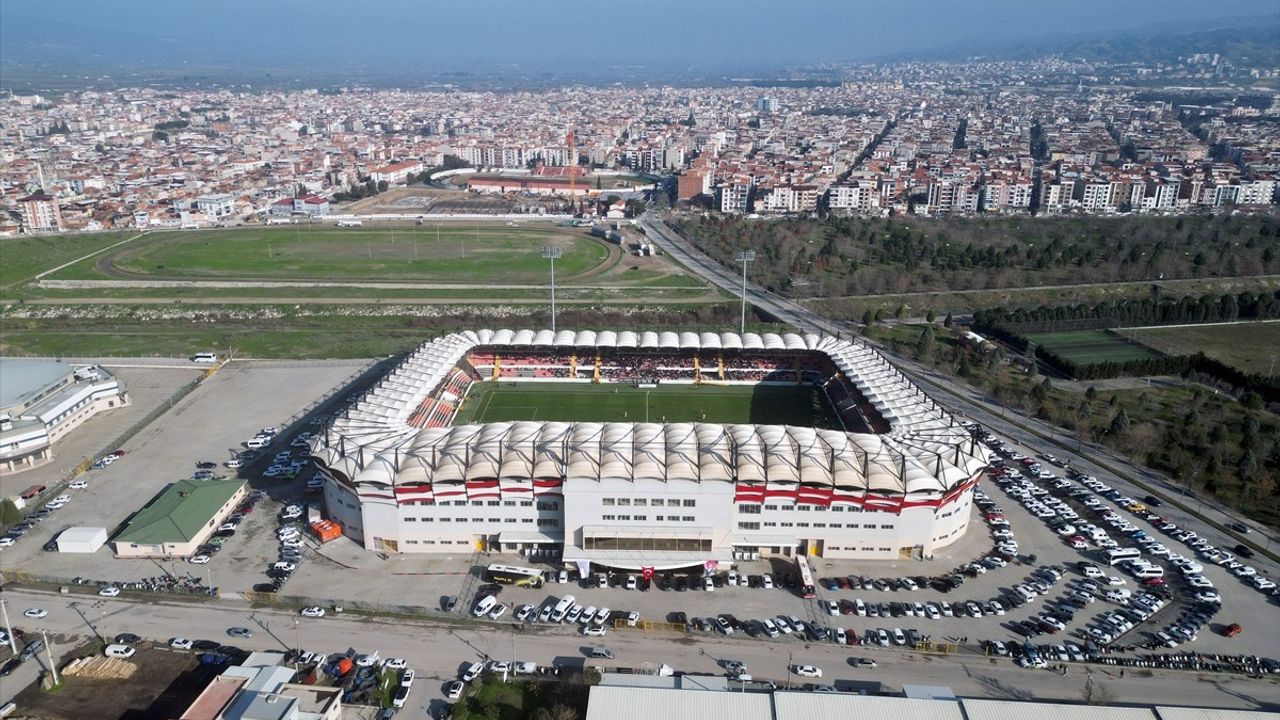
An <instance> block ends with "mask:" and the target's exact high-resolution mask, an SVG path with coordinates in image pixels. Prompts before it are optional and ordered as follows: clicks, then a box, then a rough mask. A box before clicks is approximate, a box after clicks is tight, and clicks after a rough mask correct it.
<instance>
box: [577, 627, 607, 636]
mask: <svg viewBox="0 0 1280 720" xmlns="http://www.w3.org/2000/svg"><path fill="white" fill-rule="evenodd" d="M605 632H606V630H605V628H604V626H602V625H587V626H586V627H584V628H582V634H583V635H586V636H587V637H604V635H605Z"/></svg>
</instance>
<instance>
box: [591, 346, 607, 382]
mask: <svg viewBox="0 0 1280 720" xmlns="http://www.w3.org/2000/svg"><path fill="white" fill-rule="evenodd" d="M603 362H604V361H603V360H602V359H601V358H600V353H596V366H595V369H594V372H592V374H591V381H592V382H597V383H598V382H600V366H601V364H602V363H603Z"/></svg>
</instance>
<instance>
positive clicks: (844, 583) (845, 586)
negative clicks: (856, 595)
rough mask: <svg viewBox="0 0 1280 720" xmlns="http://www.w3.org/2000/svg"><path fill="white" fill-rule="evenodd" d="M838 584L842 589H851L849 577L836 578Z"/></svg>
mask: <svg viewBox="0 0 1280 720" xmlns="http://www.w3.org/2000/svg"><path fill="white" fill-rule="evenodd" d="M836 584H837V585H839V586H840V589H841V590H848V589H849V578H844V577H838V578H836Z"/></svg>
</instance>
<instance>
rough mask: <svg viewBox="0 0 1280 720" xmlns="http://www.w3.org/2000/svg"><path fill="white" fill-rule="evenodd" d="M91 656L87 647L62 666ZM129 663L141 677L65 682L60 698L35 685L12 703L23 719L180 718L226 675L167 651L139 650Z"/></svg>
mask: <svg viewBox="0 0 1280 720" xmlns="http://www.w3.org/2000/svg"><path fill="white" fill-rule="evenodd" d="M89 654H92V651H91V649H90V648H88V647H83V648H80V649H79V651H77V652H75V653H72V654H69V655H68V656H67V657H66V658H64V662H70V661H71V660H72V659H73V658H76V657H81V656H83V655H89ZM131 662H133V663H134V664H136V665H137V666H138V672H136V673H134V675H133V677H131V678H129V679H128V680H94V679H89V678H82V677H65V678H63V682H64V685H63V687H62V689H60V690H58V691H57V692H53V693H48V692H44V691H43V690H41V689H40V686H39V684H38V683H37V684H33V685H32V686H30V687H28V688H27V689H26V690H24V691H22V693H21V694H19V695H18V697H17V698H15V699H14V702H15V703H16V704H17V706H18V708H19V713H20V714H21V715H23V716H25V717H33V718H40V719H41V720H46V719H47V720H63V719H65V720H86V719H87V718H100V719H101V720H110V719H112V718H118V719H119V720H144V719H145V720H151V719H153V718H170V717H178V716H179V715H181V714H182V711H183V710H186V709H187V706H188V705H190V704H191V701H192V700H194V699H195V697H196V696H197V695H199V694H200V691H201V690H203V689H204V687H205V685H207V684H208V683H209V681H210V680H211V679H212V678H213V676H215V675H216V674H218V672H220V671H221V670H222V668H221V667H218V668H216V669H212V670H211V669H208V668H205V667H202V666H201V665H200V663H199V661H198V660H197V659H196V656H195V655H186V654H177V653H172V652H168V651H165V650H140V651H138V653H137V654H136V655H134V656H133V658H132V659H131Z"/></svg>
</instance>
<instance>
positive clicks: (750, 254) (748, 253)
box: [738, 250, 756, 335]
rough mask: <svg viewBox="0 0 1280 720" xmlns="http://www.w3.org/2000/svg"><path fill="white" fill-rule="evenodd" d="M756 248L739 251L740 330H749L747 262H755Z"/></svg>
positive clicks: (744, 332)
mask: <svg viewBox="0 0 1280 720" xmlns="http://www.w3.org/2000/svg"><path fill="white" fill-rule="evenodd" d="M755 259H756V251H755V250H743V251H742V252H740V253H738V262H740V263H742V322H741V328H740V329H739V332H740V333H742V334H744V335H745V334H746V332H747V263H750V262H755Z"/></svg>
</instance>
